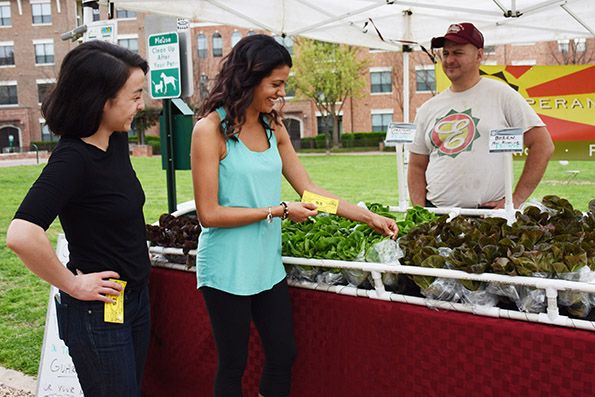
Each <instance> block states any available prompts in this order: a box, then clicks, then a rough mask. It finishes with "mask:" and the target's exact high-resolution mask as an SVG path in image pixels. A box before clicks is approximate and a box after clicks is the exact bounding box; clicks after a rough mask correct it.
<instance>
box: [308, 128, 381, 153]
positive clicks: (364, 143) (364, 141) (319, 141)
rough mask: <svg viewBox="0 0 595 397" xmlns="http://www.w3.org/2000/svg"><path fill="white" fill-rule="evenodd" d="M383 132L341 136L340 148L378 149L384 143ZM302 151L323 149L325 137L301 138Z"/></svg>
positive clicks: (355, 133)
mask: <svg viewBox="0 0 595 397" xmlns="http://www.w3.org/2000/svg"><path fill="white" fill-rule="evenodd" d="M385 137H386V134H385V133H384V132H353V133H346V134H341V147H343V148H378V144H379V143H380V142H384V138H385ZM301 148H302V149H325V148H326V136H325V135H324V134H320V135H317V136H309V137H305V138H302V147H301Z"/></svg>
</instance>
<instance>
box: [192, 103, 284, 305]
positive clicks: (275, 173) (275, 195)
mask: <svg viewBox="0 0 595 397" xmlns="http://www.w3.org/2000/svg"><path fill="white" fill-rule="evenodd" d="M216 111H217V114H218V115H219V118H220V119H221V120H222V122H223V120H224V119H225V115H226V113H225V110H224V109H223V108H218V109H217V110H216ZM263 120H264V124H265V130H266V133H267V135H268V136H269V148H268V149H267V150H265V151H263V152H254V151H252V150H250V149H248V147H247V146H245V145H244V144H243V143H242V141H241V139H239V138H238V139H228V140H227V141H226V143H225V146H226V149H227V153H226V156H225V158H224V159H223V160H220V161H219V194H218V199H219V205H221V206H224V207H242V208H266V207H272V206H276V205H279V202H280V200H281V169H282V163H281V156H280V155H279V150H278V149H277V139H276V138H275V134H274V133H273V131H272V130H271V128H270V127H269V126H268V124H267V123H266V120H265V119H263ZM199 217H200V214H199ZM196 276H197V282H198V288H200V287H202V286H207V287H212V288H216V289H218V290H221V291H225V292H228V293H231V294H235V295H254V294H257V293H259V292H262V291H265V290H268V289H271V288H272V287H273V286H274V285H275V284H277V283H278V282H279V281H281V280H283V278H285V269H284V267H283V263H282V260H281V219H280V218H273V223H268V222H267V221H266V219H265V220H262V221H260V222H256V223H252V224H248V225H244V226H238V227H209V228H203V229H202V232H201V234H200V236H199V238H198V252H197V255H196Z"/></svg>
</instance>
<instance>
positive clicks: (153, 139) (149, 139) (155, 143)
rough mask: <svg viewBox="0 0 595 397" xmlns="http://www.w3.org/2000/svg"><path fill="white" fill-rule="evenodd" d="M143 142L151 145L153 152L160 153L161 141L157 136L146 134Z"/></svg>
mask: <svg viewBox="0 0 595 397" xmlns="http://www.w3.org/2000/svg"><path fill="white" fill-rule="evenodd" d="M145 143H146V144H147V145H151V146H152V147H153V154H161V142H160V141H159V137H158V136H153V135H146V136H145Z"/></svg>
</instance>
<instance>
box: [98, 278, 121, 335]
mask: <svg viewBox="0 0 595 397" xmlns="http://www.w3.org/2000/svg"><path fill="white" fill-rule="evenodd" d="M109 280H110V281H113V282H115V283H118V284H120V285H121V286H122V291H120V295H118V296H116V295H107V296H108V297H110V298H112V299H113V300H114V303H108V302H105V310H104V313H103V321H105V322H106V323H118V324H123V323H124V289H125V288H126V281H122V280H117V279H114V278H110V279H109Z"/></svg>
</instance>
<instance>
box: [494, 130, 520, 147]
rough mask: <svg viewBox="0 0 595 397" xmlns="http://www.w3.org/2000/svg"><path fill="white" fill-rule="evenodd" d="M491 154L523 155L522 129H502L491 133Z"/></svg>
mask: <svg viewBox="0 0 595 397" xmlns="http://www.w3.org/2000/svg"><path fill="white" fill-rule="evenodd" d="M489 149H490V153H522V152H523V130H522V129H521V128H502V129H499V130H491V131H490V141H489Z"/></svg>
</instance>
